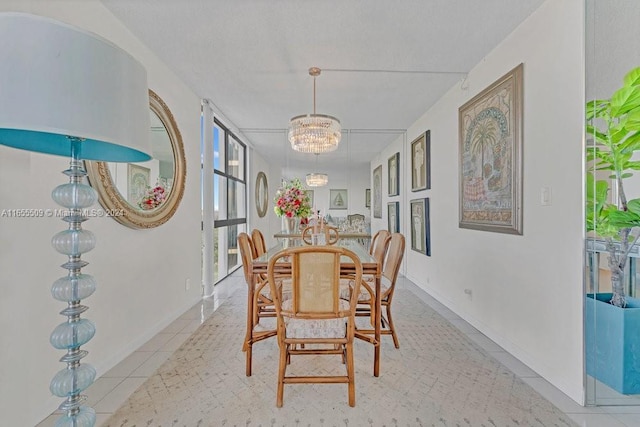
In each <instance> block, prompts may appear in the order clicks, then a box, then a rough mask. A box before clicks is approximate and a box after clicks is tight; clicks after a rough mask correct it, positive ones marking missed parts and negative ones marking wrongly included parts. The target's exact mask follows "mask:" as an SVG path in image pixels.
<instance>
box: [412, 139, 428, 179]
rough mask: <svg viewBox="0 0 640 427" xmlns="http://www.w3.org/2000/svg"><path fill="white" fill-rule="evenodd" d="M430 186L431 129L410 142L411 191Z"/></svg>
mask: <svg viewBox="0 0 640 427" xmlns="http://www.w3.org/2000/svg"><path fill="white" fill-rule="evenodd" d="M430 188H431V131H430V130H428V131H426V132H425V133H423V134H422V135H420V136H419V137H417V138H416V139H414V140H413V142H411V191H420V190H428V189H430Z"/></svg>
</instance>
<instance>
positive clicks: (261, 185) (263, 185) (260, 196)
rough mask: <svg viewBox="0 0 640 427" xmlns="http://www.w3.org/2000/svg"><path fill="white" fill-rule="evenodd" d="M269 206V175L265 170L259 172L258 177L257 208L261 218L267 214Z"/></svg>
mask: <svg viewBox="0 0 640 427" xmlns="http://www.w3.org/2000/svg"><path fill="white" fill-rule="evenodd" d="M268 206H269V186H268V185H267V175H265V173H264V172H258V177H257V178H256V209H257V210H258V216H259V217H260V218H262V217H264V216H265V215H266V214H267V208H268Z"/></svg>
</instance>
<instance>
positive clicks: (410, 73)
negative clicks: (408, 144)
mask: <svg viewBox="0 0 640 427" xmlns="http://www.w3.org/2000/svg"><path fill="white" fill-rule="evenodd" d="M101 1H102V3H103V4H104V5H105V6H106V7H107V8H108V9H109V10H110V11H111V12H112V13H113V14H114V15H115V16H116V17H117V18H118V19H119V20H120V21H122V22H123V23H124V24H125V25H126V26H127V27H128V28H129V29H130V30H131V32H132V33H133V34H134V35H136V36H137V37H138V38H139V39H141V40H142V41H143V42H144V43H145V44H146V45H147V46H148V47H149V48H150V49H151V50H152V51H154V52H155V53H156V54H157V56H158V57H159V58H160V59H161V60H163V61H164V62H165V63H166V64H167V65H168V66H169V67H170V68H171V69H172V70H173V71H174V72H175V73H176V74H177V75H178V76H179V77H180V78H181V79H182V80H183V81H184V82H185V83H186V84H187V85H188V86H189V87H190V88H191V89H192V90H193V92H195V93H196V94H197V95H198V96H200V97H202V98H206V99H209V100H210V101H211V102H212V103H213V104H214V105H215V106H216V109H217V110H218V111H220V112H222V114H223V115H224V119H226V120H228V121H231V122H232V126H235V127H237V128H238V129H239V130H240V135H239V136H240V138H241V139H242V140H245V141H248V142H250V144H251V145H252V146H253V147H255V149H256V151H258V152H259V153H260V154H261V155H262V156H263V157H264V158H265V159H266V160H267V161H268V162H269V163H271V164H281V165H283V166H285V167H289V166H291V165H295V166H296V167H299V168H308V169H314V168H315V165H316V162H317V163H318V164H319V166H320V167H319V169H321V170H322V171H327V172H330V171H331V170H332V169H335V168H339V169H344V168H345V167H346V166H347V165H349V167H356V166H358V165H357V164H358V163H361V164H368V163H369V161H370V160H371V159H372V158H373V156H375V155H376V153H378V152H380V151H381V150H382V148H384V147H385V146H386V145H388V144H389V143H391V142H392V141H394V140H395V139H397V138H398V137H399V136H401V135H402V132H403V131H404V130H405V129H407V128H408V127H409V126H410V125H411V124H412V123H413V122H415V121H416V119H418V118H419V117H420V116H421V115H422V114H424V113H425V112H426V111H427V110H428V109H429V107H431V106H432V105H433V104H434V103H435V102H436V101H437V100H438V99H439V98H440V97H441V96H442V95H443V94H444V93H445V92H447V91H448V90H449V89H450V88H451V87H452V86H453V85H455V84H462V82H463V80H464V78H465V75H466V73H467V72H468V71H469V70H470V69H472V68H473V67H474V66H475V65H476V64H478V63H479V62H480V61H481V60H482V58H483V57H484V56H485V55H486V54H487V53H489V52H490V51H491V50H492V49H493V48H494V47H495V46H496V45H497V44H498V43H499V42H500V41H501V40H503V39H504V38H505V37H506V36H507V35H508V34H509V33H510V32H511V31H513V30H514V29H515V28H516V27H517V26H518V25H519V24H520V23H521V22H522V21H523V20H524V19H525V18H526V17H527V16H529V15H530V14H531V13H532V12H534V11H535V9H536V8H538V7H539V6H540V5H541V4H542V3H543V1H544V0H517V1H514V0H482V1H478V0H349V1H346V0H316V1H310V0H270V1H262V0H234V1H229V0H189V1H178V0H101ZM314 66H315V67H319V68H321V69H322V74H321V75H320V76H319V77H317V80H316V111H317V113H320V114H329V115H333V116H335V117H337V118H338V119H340V121H341V122H342V128H343V139H342V141H343V142H342V143H341V144H340V148H339V149H338V150H337V151H335V152H334V153H331V154H326V155H320V156H318V158H317V159H316V158H315V156H314V155H312V154H300V153H294V152H293V151H292V150H291V149H290V148H288V142H287V140H286V128H287V126H288V123H289V120H290V119H291V117H293V116H296V115H300V114H308V113H312V112H313V78H312V77H311V76H309V74H308V69H309V68H310V67H314ZM154 90H155V89H154Z"/></svg>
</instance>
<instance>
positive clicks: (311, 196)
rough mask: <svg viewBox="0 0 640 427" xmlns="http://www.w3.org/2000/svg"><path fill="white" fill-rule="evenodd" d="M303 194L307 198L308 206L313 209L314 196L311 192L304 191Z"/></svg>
mask: <svg viewBox="0 0 640 427" xmlns="http://www.w3.org/2000/svg"><path fill="white" fill-rule="evenodd" d="M305 194H306V195H307V196H309V204H310V205H311V207H312V208H313V207H314V206H315V205H314V200H313V197H314V195H313V190H305Z"/></svg>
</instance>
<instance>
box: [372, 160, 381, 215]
mask: <svg viewBox="0 0 640 427" xmlns="http://www.w3.org/2000/svg"><path fill="white" fill-rule="evenodd" d="M373 217H374V218H382V165H378V166H376V168H375V169H374V170H373Z"/></svg>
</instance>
